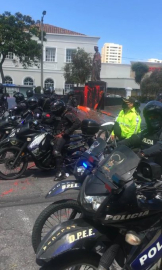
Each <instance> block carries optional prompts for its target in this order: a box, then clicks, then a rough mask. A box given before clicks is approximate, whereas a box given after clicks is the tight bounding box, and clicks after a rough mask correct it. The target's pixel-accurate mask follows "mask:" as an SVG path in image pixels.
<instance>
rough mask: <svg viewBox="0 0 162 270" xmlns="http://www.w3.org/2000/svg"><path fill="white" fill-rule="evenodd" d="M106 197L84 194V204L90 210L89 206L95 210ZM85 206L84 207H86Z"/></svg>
mask: <svg viewBox="0 0 162 270" xmlns="http://www.w3.org/2000/svg"><path fill="white" fill-rule="evenodd" d="M105 199H106V196H86V195H84V205H85V206H86V204H87V207H88V209H89V210H90V206H91V207H92V210H94V211H97V210H98V208H99V207H100V205H101V204H102V202H103V201H104V200H105ZM87 207H85V208H87Z"/></svg>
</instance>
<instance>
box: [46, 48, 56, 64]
mask: <svg viewBox="0 0 162 270" xmlns="http://www.w3.org/2000/svg"><path fill="white" fill-rule="evenodd" d="M46 61H47V62H55V61H56V48H46Z"/></svg>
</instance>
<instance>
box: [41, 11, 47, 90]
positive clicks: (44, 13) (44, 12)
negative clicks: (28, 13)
mask: <svg viewBox="0 0 162 270" xmlns="http://www.w3.org/2000/svg"><path fill="white" fill-rule="evenodd" d="M44 15H46V11H45V10H44V11H43V12H42V18H41V93H43V18H44Z"/></svg>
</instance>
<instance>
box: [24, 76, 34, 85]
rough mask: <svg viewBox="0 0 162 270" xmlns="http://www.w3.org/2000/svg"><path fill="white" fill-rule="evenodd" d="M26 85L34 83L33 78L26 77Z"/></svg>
mask: <svg viewBox="0 0 162 270" xmlns="http://www.w3.org/2000/svg"><path fill="white" fill-rule="evenodd" d="M24 85H34V82H33V79H32V78H30V77H27V78H25V79H24Z"/></svg>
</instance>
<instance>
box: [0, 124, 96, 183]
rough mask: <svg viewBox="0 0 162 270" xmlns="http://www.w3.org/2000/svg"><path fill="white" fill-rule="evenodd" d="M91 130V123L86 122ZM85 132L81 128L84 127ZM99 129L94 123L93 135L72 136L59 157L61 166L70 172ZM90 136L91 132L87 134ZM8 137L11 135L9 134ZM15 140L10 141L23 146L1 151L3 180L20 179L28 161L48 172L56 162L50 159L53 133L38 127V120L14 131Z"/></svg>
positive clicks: (1, 174) (0, 161) (0, 168)
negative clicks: (61, 158)
mask: <svg viewBox="0 0 162 270" xmlns="http://www.w3.org/2000/svg"><path fill="white" fill-rule="evenodd" d="M87 121H88V124H89V125H90V130H92V125H91V124H92V123H93V124H94V121H91V120H87ZM83 130H84V125H83ZM98 130H99V125H98V124H97V123H96V122H95V128H93V131H94V134H93V132H92V131H91V132H88V129H87V134H88V135H86V134H82V135H81V134H80V135H72V136H71V137H70V142H69V143H67V144H66V145H65V146H64V149H63V151H62V155H63V157H64V162H63V167H68V170H70V171H71V170H73V166H74V164H75V162H76V160H78V158H79V157H80V156H81V154H82V153H83V152H84V151H85V150H86V149H87V148H89V146H90V145H89V143H91V144H92V142H93V141H94V140H93V137H94V135H95V133H96V132H97V131H98ZM89 133H91V134H90V135H89ZM10 136H11V135H10ZM14 136H15V137H16V138H15V137H10V140H12V144H13V141H16V142H18V143H23V145H22V147H21V148H20V147H17V146H12V147H7V148H3V149H1V150H0V157H1V156H5V158H4V159H0V177H1V178H2V179H16V178H18V177H20V176H21V175H22V174H23V173H24V172H25V170H26V169H27V166H28V161H29V158H30V159H31V157H32V160H33V162H34V163H35V165H36V167H38V168H39V169H42V170H51V169H54V168H55V159H54V158H53V155H52V151H53V144H54V143H55V142H54V137H53V134H51V133H49V132H47V131H46V130H44V129H42V128H40V127H39V124H38V123H37V121H34V122H32V123H30V122H28V123H26V124H24V125H23V126H21V127H20V128H18V129H16V132H15V135H14Z"/></svg>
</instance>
